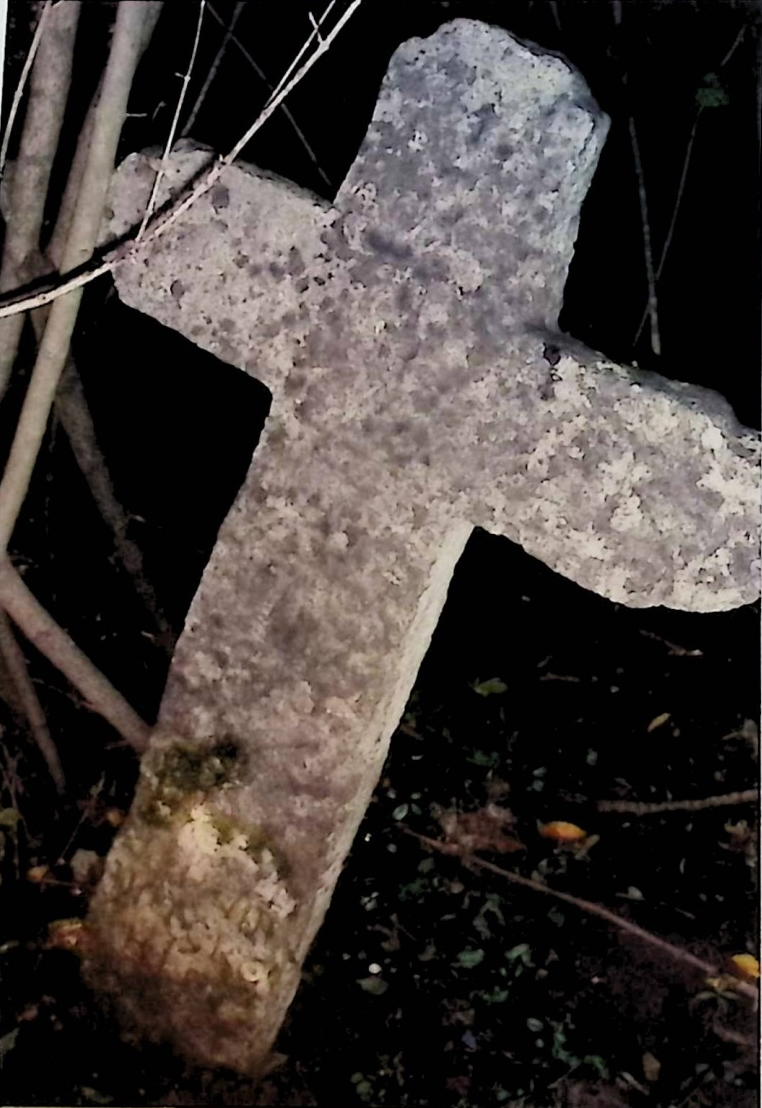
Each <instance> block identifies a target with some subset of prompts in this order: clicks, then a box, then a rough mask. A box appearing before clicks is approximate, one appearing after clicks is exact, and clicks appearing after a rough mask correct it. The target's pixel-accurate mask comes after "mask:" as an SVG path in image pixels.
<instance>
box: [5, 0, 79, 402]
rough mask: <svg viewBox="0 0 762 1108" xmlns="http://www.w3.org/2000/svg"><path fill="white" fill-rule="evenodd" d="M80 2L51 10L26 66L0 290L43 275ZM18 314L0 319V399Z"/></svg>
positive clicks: (11, 358)
mask: <svg viewBox="0 0 762 1108" xmlns="http://www.w3.org/2000/svg"><path fill="white" fill-rule="evenodd" d="M79 13H80V4H79V2H72V3H67V4H58V5H57V6H56V7H54V8H53V10H52V12H51V15H50V18H49V20H48V21H47V29H46V31H45V34H44V35H43V36H42V40H41V43H40V48H39V50H38V52H37V56H36V58H35V62H34V66H33V67H32V76H31V80H30V84H29V101H28V104H27V108H26V112H25V114H24V126H23V128H22V132H21V139H20V142H19V151H18V156H17V157H16V160H15V162H14V165H13V176H12V179H11V180H10V181H9V183H8V184H9V188H8V200H7V210H6V211H5V212H4V215H5V242H4V243H3V260H2V266H0V291H2V292H5V291H7V290H8V289H12V288H17V287H18V286H19V285H20V284H22V283H23V282H25V281H29V280H31V279H32V278H34V277H37V276H39V275H40V274H42V273H45V272H47V270H46V268H45V265H44V262H43V259H42V258H41V257H40V233H41V231H42V221H43V214H44V210H45V199H46V197H47V194H48V185H49V182H50V174H51V171H52V168H53V162H54V159H55V156H56V151H57V150H58V142H59V139H60V136H61V127H62V125H63V118H64V110H65V106H66V101H67V98H68V94H69V86H70V83H71V70H72V59H73V55H74V39H75V36H76V33H77V24H78V22H79ZM23 326H24V316H23V315H19V316H11V318H10V319H6V320H0V398H1V397H2V396H3V394H4V392H5V389H6V387H7V384H8V380H9V378H10V374H11V370H12V368H13V364H14V362H15V360H16V355H17V353H18V346H19V341H20V339H21V333H22V330H23Z"/></svg>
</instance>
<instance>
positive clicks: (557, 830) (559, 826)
mask: <svg viewBox="0 0 762 1108" xmlns="http://www.w3.org/2000/svg"><path fill="white" fill-rule="evenodd" d="M540 834H541V835H542V837H543V838H544V839H555V841H556V842H559V843H577V842H579V841H580V839H586V838H587V831H583V830H582V828H581V827H577V825H576V823H565V822H564V820H558V819H556V820H551V822H550V823H541V824H540Z"/></svg>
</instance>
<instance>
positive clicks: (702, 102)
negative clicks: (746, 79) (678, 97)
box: [696, 73, 730, 108]
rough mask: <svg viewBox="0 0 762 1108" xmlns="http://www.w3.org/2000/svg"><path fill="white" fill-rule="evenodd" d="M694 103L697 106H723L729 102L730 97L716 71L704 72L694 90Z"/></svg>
mask: <svg viewBox="0 0 762 1108" xmlns="http://www.w3.org/2000/svg"><path fill="white" fill-rule="evenodd" d="M696 103H697V104H698V106H699V108H724V107H725V106H726V105H727V104H729V103H730V97H729V96H728V94H727V92H726V91H725V88H724V87H723V84H722V81H721V80H720V78H719V77H718V76H717V74H716V73H705V74H704V76H703V77H702V79H701V87H700V88H698V89H697V90H696Z"/></svg>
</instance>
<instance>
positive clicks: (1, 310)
mask: <svg viewBox="0 0 762 1108" xmlns="http://www.w3.org/2000/svg"><path fill="white" fill-rule="evenodd" d="M361 3H362V0H351V3H350V5H349V7H348V8H347V10H346V11H345V12H344V14H343V15H342V17H341V19H340V20H339V21H338V23H337V24H336V26H335V27H334V28H333V30H332V31H331V32H330V34H328V35H327V36H326V37H325V38H323V39H321V41H320V42H319V44H318V46H317V48H316V49H315V51H314V53H313V54H312V55H311V56H310V57H309V58H308V59H307V61H306V62H305V63H304V64H303V65H302V66H301V68H300V69H298V70H297V72H296V73H295V75H294V76H293V77H292V78H291V79H290V80H289V81H287V82H286V83H284V82H283V81H281V82H280V84H279V85H278V87H277V89H276V91H275V92H274V93H273V95H272V96H271V97H270V99H269V100H268V101H267V104H266V105H265V107H264V108H263V109H262V111H261V112H260V114H259V116H258V117H257V119H256V120H255V121H254V123H253V124H252V125H251V127H249V128H248V130H247V131H246V132H245V134H244V135H242V136H241V138H240V139H239V140H238V142H236V144H235V146H233V148H232V149H231V150H230V151H228V153H227V154H226V155H225V156H224V157H223V158H217V159H214V160H213V161H212V162H211V163H210V164H209V166H208V167H207V168H206V170H205V171H204V172H203V173H202V175H201V176H200V178H198V179H197V180H196V182H195V183H194V184H193V186H192V187H191V188H189V189H188V190H186V192H185V193H183V194H182V195H181V196H180V197H178V199H177V200H176V201H175V202H174V203H173V204H172V205H171V207H169V208H168V209H167V210H166V211H164V212H158V213H157V214H156V215H155V216H153V218H152V219H151V220H150V222H149V224H148V226H147V228H146V234H145V235H144V236H143V238H142V239H141V240H140V242H137V241H135V240H133V241H132V242H131V243H119V244H118V245H117V246H114V247H112V248H111V249H109V250H107V251H106V252H105V253H104V254H103V255H102V258H101V260H100V261H99V262H96V263H92V264H90V265H82V266H81V267H78V268H77V267H75V266H72V267H71V269H72V271H74V272H68V271H67V272H66V273H64V275H63V276H62V277H61V278H60V279H56V280H55V281H54V282H52V283H51V285H50V286H49V287H47V288H45V289H43V290H42V291H39V292H36V293H34V294H32V295H27V294H26V293H23V292H19V293H16V294H15V295H10V296H7V297H0V303H2V306H0V319H2V318H5V317H6V316H9V315H14V314H15V313H16V312H22V311H28V310H29V309H30V308H39V307H41V306H42V305H43V304H50V303H52V302H53V301H56V300H58V299H59V298H60V297H62V296H65V295H67V294H69V293H74V292H75V291H76V290H78V289H81V288H83V287H84V286H85V285H88V284H89V283H90V282H91V281H94V280H95V279H96V278H97V277H101V276H102V275H103V274H104V273H108V272H110V271H111V270H112V269H115V268H116V266H118V265H119V264H120V263H121V262H124V261H127V259H128V258H132V257H134V256H135V255H137V254H138V253H139V252H140V250H141V249H142V248H143V247H144V246H145V245H146V244H147V243H149V242H151V241H152V240H153V239H155V238H158V237H159V236H160V235H163V234H164V233H165V232H166V231H168V230H169V228H170V227H171V226H172V225H173V224H174V223H175V222H176V221H177V220H178V219H179V217H180V216H181V215H182V214H183V213H184V212H186V211H187V210H188V208H190V207H191V206H192V205H193V204H195V202H196V201H197V200H198V198H199V197H200V196H203V195H204V193H206V192H208V191H209V189H210V188H212V186H213V185H214V184H215V182H216V181H217V180H218V178H219V177H220V174H221V173H222V171H223V169H225V167H226V166H227V165H230V164H231V162H233V161H234V160H235V159H236V158H237V156H238V155H239V154H240V152H241V150H242V149H243V148H244V146H246V144H247V143H248V142H249V141H250V140H251V139H252V137H253V136H254V135H255V134H256V133H257V131H259V130H260V128H261V127H263V126H264V124H265V123H266V122H267V120H268V119H269V118H270V116H271V115H272V114H273V112H274V111H275V110H276V109H277V108H278V107H279V106H280V104H281V103H282V101H283V100H284V99H285V98H286V97H287V96H288V94H289V93H290V92H291V90H292V89H293V88H295V87H296V85H298V84H299V82H300V81H301V80H302V79H303V77H304V76H305V75H306V73H307V72H308V71H309V70H310V69H312V67H313V65H314V64H315V62H316V61H317V60H318V59H319V58H320V57H322V55H323V54H325V53H326V51H327V50H329V49H330V47H331V45H332V43H333V41H334V39H335V38H336V36H337V35H338V34H339V32H340V31H341V29H342V28H343V27H344V25H345V23H346V22H347V21H348V20H349V19H350V17H351V16H352V15H353V14H354V12H355V11H356V10H357V8H358V7H359V6H360V4H361ZM315 37H316V33H315V31H313V32H312V35H311V36H310V38H309V39H308V42H311V41H312V39H313V38H315ZM304 49H306V46H305V47H303V48H302V51H300V55H299V56H301V54H302V53H304ZM292 69H293V63H292V65H291V66H290V67H289V70H288V72H291V70H292Z"/></svg>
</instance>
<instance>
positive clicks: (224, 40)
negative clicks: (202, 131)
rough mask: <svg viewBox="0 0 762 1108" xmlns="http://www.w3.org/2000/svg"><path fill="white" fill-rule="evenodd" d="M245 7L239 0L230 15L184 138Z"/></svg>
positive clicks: (210, 10)
mask: <svg viewBox="0 0 762 1108" xmlns="http://www.w3.org/2000/svg"><path fill="white" fill-rule="evenodd" d="M244 7H245V3H244V0H238V2H237V4H236V6H235V7H234V8H233V14H232V15H231V17H230V25H229V26H228V27H226V28H225V34H224V35H223V38H222V42H221V43H220V45H219V47H218V49H217V53H216V54H215V55H214V61H213V62H212V64H211V65H210V66H209V70H208V72H207V74H206V77H205V79H204V83H203V85H202V86H201V91H200V92H199V94H198V96H197V97H196V102H195V104H194V105H193V107H192V108H191V113H190V115H189V116H188V119H187V122H186V124H185V126H184V127H183V129H182V131H181V137H182V138H185V137H186V136H187V135H189V134H190V132H191V131H192V130H193V124H194V123H195V122H196V116H197V115H198V113H199V110H200V108H201V105H202V104H203V103H204V100H205V99H206V96H207V93H208V92H209V89H210V88H211V86H212V82H213V81H214V78H215V77H216V76H217V71H218V70H219V68H220V65H221V64H222V59H223V58H224V56H225V51H226V50H227V48H228V44H229V43H230V41H231V39H232V38H233V31H234V30H235V26H236V24H237V22H238V20H239V19H240V18H241V12H242V11H243V9H244ZM208 8H209V14H210V15H211V16H213V17H214V19H216V20H217V22H218V23H219V24H220V26H222V27H225V24H224V22H223V20H222V18H221V16H219V15H218V14H217V12H216V11H215V10H214V8H213V7H212V5H211V4H209V5H208Z"/></svg>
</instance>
